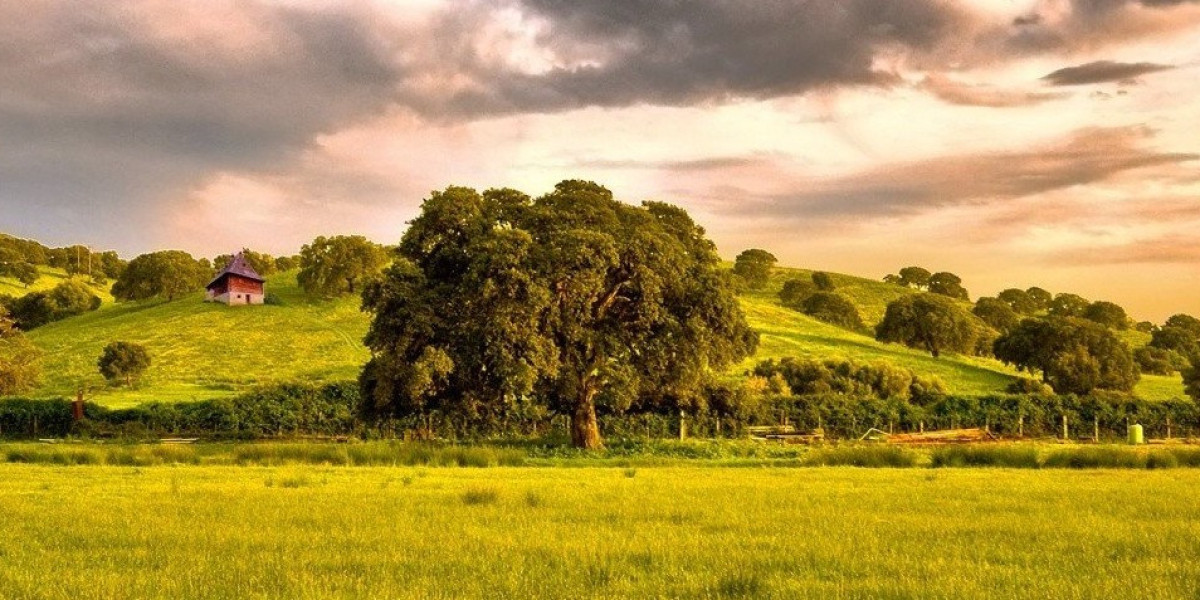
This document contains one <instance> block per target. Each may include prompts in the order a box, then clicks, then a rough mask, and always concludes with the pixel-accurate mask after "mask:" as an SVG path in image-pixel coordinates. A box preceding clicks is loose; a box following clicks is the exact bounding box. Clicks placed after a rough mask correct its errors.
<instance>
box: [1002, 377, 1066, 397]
mask: <svg viewBox="0 0 1200 600" xmlns="http://www.w3.org/2000/svg"><path fill="white" fill-rule="evenodd" d="M1004 391H1005V392H1007V393H1009V394H1026V395H1035V396H1049V395H1052V394H1054V388H1052V387H1050V386H1049V385H1047V384H1045V383H1043V382H1041V381H1038V380H1036V379H1029V378H1028V377H1020V378H1017V379H1016V380H1014V381H1013V382H1012V383H1010V384H1008V387H1006V388H1004Z"/></svg>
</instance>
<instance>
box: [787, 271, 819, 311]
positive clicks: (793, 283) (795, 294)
mask: <svg viewBox="0 0 1200 600" xmlns="http://www.w3.org/2000/svg"><path fill="white" fill-rule="evenodd" d="M816 292H817V286H816V284H814V283H813V282H812V281H809V280H807V279H801V278H796V279H789V280H787V281H785V282H783V289H781V290H779V301H780V302H781V303H783V305H784V306H790V307H792V308H799V307H800V304H801V303H803V302H804V301H805V300H806V299H807V298H808V297H809V296H811V295H813V294H814V293H816Z"/></svg>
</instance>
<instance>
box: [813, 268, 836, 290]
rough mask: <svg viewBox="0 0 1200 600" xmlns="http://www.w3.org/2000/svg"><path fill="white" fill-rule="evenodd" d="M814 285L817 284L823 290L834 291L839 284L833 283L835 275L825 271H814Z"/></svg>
mask: <svg viewBox="0 0 1200 600" xmlns="http://www.w3.org/2000/svg"><path fill="white" fill-rule="evenodd" d="M812 282H813V285H815V286H817V289H818V290H821V291H822V292H832V291H833V290H834V289H835V288H836V287H837V285H835V284H834V283H833V276H832V275H830V274H829V273H826V272H825V271H814V272H813V274H812Z"/></svg>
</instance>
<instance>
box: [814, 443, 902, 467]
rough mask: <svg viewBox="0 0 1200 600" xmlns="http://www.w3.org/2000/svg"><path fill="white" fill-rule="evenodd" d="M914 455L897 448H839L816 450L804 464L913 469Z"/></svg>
mask: <svg viewBox="0 0 1200 600" xmlns="http://www.w3.org/2000/svg"><path fill="white" fill-rule="evenodd" d="M915 462H916V457H915V455H913V453H911V452H909V451H907V450H904V449H903V448H899V447H897V446H876V445H872V446H839V447H836V448H823V449H820V450H814V451H813V452H812V453H811V454H809V455H808V456H807V457H805V460H804V464H806V465H810V466H822V467H839V466H846V467H911V466H913V464H914V463H915Z"/></svg>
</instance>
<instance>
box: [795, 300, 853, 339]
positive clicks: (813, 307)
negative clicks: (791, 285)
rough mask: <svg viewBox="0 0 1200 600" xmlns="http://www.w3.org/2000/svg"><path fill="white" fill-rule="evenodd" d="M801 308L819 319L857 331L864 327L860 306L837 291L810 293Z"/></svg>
mask: <svg viewBox="0 0 1200 600" xmlns="http://www.w3.org/2000/svg"><path fill="white" fill-rule="evenodd" d="M801 310H802V311H804V314H806V315H808V316H810V317H812V318H814V319H817V320H818V321H824V322H826V323H829V324H830V325H837V326H838V327H841V328H843V329H850V330H854V331H857V330H859V329H862V328H863V322H862V317H860V316H859V314H858V307H857V306H855V305H854V303H853V302H851V301H850V300H849V299H847V298H846V297H845V296H842V295H841V294H837V293H835V292H816V293H814V294H812V295H810V296H809V297H807V298H805V299H804V302H803V303H801Z"/></svg>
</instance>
